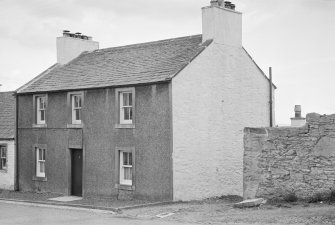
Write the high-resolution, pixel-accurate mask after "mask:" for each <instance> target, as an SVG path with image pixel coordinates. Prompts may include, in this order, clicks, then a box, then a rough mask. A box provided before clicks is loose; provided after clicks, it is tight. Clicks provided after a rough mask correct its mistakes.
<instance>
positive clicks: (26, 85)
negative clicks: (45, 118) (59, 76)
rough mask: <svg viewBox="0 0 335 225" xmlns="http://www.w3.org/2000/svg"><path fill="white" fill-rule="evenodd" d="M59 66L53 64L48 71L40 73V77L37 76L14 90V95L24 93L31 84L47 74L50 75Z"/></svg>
mask: <svg viewBox="0 0 335 225" xmlns="http://www.w3.org/2000/svg"><path fill="white" fill-rule="evenodd" d="M58 66H59V64H58V63H55V64H53V65H52V66H50V67H49V68H48V69H46V70H45V71H43V72H42V73H40V75H38V76H37V77H35V78H34V79H32V80H31V81H28V82H27V83H26V84H24V85H22V86H21V87H19V88H18V89H16V90H15V91H14V92H15V93H16V94H20V93H24V92H23V91H24V89H26V88H27V87H28V86H30V85H31V84H33V83H34V82H35V81H37V80H39V79H40V78H42V77H44V76H45V75H47V74H48V73H50V72H51V71H52V70H54V69H55V68H57V67H58Z"/></svg>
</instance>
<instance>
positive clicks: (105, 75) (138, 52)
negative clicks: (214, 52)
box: [17, 35, 211, 93]
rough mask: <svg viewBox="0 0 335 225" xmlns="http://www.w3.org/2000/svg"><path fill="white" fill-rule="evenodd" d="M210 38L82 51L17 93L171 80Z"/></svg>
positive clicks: (190, 37) (200, 50)
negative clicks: (203, 41) (203, 40)
mask: <svg viewBox="0 0 335 225" xmlns="http://www.w3.org/2000/svg"><path fill="white" fill-rule="evenodd" d="M210 43H211V41H206V42H205V43H203V44H202V35H194V36H187V37H181V38H174V39H168V40H162V41H155V42H149V43H143V44H135V45H128V46H123V47H114V48H106V49H99V50H95V51H91V52H84V53H82V54H81V55H79V56H78V57H77V58H75V59H74V60H72V61H71V62H69V63H68V64H65V65H63V66H60V65H54V66H52V67H51V68H50V69H48V70H46V71H44V72H43V73H42V74H41V75H39V77H37V78H35V79H34V80H32V81H31V82H29V83H28V84H26V85H24V86H23V87H21V88H20V89H18V91H17V93H33V92H48V91H59V90H76V89H89V88H97V87H109V86H123V85H134V84H144V83H154V82H161V81H166V80H170V79H171V78H172V77H173V76H175V75H176V74H177V73H178V72H179V71H180V70H182V69H183V68H184V67H185V66H186V65H187V64H188V63H189V62H190V61H192V60H193V59H194V58H195V57H196V56H197V55H198V54H200V53H201V52H202V51H203V50H204V49H205V47H206V46H208V45H209V44H210Z"/></svg>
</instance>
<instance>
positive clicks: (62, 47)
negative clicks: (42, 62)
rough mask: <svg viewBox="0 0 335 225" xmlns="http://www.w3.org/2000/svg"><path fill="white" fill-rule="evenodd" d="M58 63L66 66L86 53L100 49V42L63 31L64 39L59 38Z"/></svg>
mask: <svg viewBox="0 0 335 225" xmlns="http://www.w3.org/2000/svg"><path fill="white" fill-rule="evenodd" d="M56 44H57V63H59V64H62V65H63V64H66V63H68V62H70V61H71V60H72V59H74V58H76V57H77V56H78V55H80V53H82V52H84V51H93V50H96V49H99V42H96V41H93V40H92V37H89V36H86V35H82V34H81V33H70V31H68V30H64V31H63V36H62V37H57V43H56Z"/></svg>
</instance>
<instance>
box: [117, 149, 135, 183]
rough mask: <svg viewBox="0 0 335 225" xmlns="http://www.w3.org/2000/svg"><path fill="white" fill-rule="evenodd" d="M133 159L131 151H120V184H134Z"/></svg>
mask: <svg viewBox="0 0 335 225" xmlns="http://www.w3.org/2000/svg"><path fill="white" fill-rule="evenodd" d="M132 177H133V159H132V153H131V152H125V151H120V184H123V185H132Z"/></svg>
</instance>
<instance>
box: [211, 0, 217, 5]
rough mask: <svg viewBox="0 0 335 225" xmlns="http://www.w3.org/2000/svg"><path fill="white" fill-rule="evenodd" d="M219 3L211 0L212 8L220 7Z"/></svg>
mask: <svg viewBox="0 0 335 225" xmlns="http://www.w3.org/2000/svg"><path fill="white" fill-rule="evenodd" d="M218 5H219V2H218V0H211V6H218Z"/></svg>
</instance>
